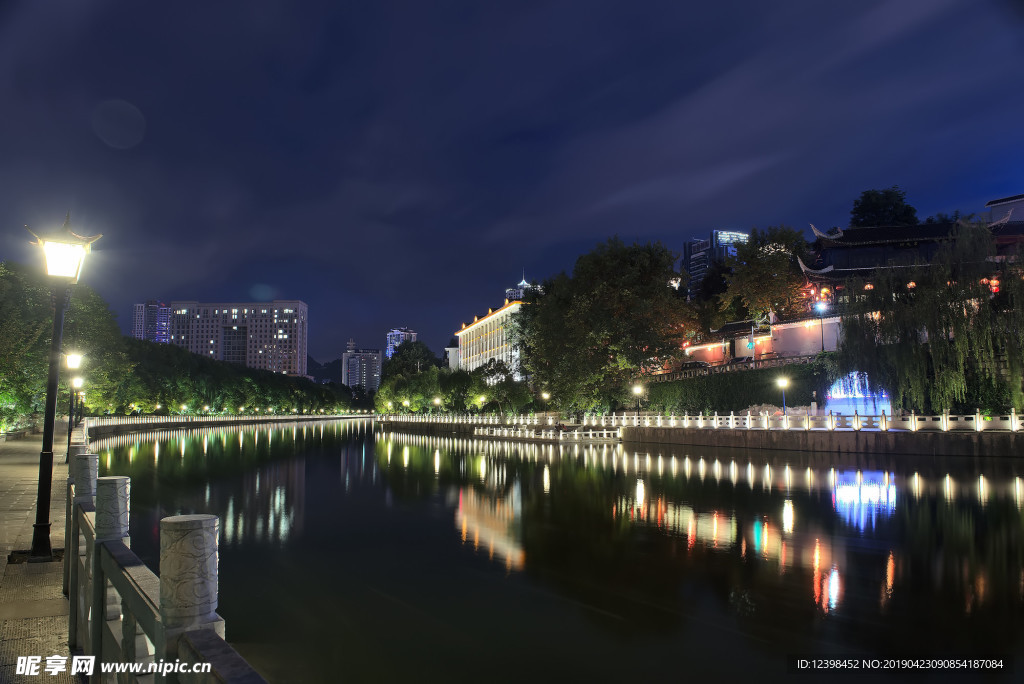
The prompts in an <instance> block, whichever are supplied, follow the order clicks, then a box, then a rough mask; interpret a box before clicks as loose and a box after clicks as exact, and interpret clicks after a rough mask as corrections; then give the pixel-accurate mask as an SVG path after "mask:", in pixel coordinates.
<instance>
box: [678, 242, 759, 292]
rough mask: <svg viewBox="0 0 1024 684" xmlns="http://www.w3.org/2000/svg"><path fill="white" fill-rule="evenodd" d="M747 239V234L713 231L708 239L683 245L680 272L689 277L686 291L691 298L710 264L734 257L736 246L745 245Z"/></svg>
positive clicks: (697, 289)
mask: <svg viewBox="0 0 1024 684" xmlns="http://www.w3.org/2000/svg"><path fill="white" fill-rule="evenodd" d="M749 238H750V234H749V233H741V232H738V231H735V230H713V231H711V235H710V236H709V237H708V239H706V240H704V239H701V240H690V241H689V242H687V243H686V244H684V245H683V263H682V270H684V271H686V274H687V275H688V276H690V281H689V283H688V284H687V289H688V290H689V295H690V297H691V298H692V297H693V296H694V295H695V294H696V293H697V292H698V291H700V286H701V283H702V282H704V276H705V275H706V274H707V272H708V269H709V268H711V264H713V263H716V262H719V263H720V262H722V261H725V260H726V258H728V257H730V256H734V255H735V254H736V245H737V244H740V243H745V242H746V241H747V240H748V239H749Z"/></svg>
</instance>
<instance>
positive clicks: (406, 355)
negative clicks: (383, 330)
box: [380, 341, 438, 381]
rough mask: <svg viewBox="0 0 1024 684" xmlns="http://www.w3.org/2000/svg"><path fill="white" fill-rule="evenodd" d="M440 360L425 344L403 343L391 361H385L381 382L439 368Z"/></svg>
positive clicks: (381, 372)
mask: <svg viewBox="0 0 1024 684" xmlns="http://www.w3.org/2000/svg"><path fill="white" fill-rule="evenodd" d="M437 365H438V360H437V357H436V356H434V352H432V351H430V347H428V346H427V345H426V344H424V343H423V342H419V341H417V342H403V343H402V344H400V345H398V346H397V347H395V353H394V354H392V355H391V358H390V359H384V367H383V368H381V371H380V379H381V381H384V380H387V379H388V378H391V377H395V376H398V375H405V376H411V375H413V374H415V373H419V372H422V371H425V370H427V368H429V367H430V366H435V367H436V366H437Z"/></svg>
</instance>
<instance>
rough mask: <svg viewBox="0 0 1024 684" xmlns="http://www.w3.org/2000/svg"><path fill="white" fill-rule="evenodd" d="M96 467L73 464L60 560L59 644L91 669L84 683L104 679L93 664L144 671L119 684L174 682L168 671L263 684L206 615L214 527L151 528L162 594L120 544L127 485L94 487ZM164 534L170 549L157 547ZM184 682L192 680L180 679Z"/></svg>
mask: <svg viewBox="0 0 1024 684" xmlns="http://www.w3.org/2000/svg"><path fill="white" fill-rule="evenodd" d="M97 459H98V457H97V456H96V454H76V455H75V456H74V460H73V462H72V478H69V480H70V481H69V484H68V488H67V492H68V496H69V497H71V501H72V504H71V521H70V525H69V535H68V539H67V545H68V549H67V553H66V554H65V558H64V562H65V565H66V570H67V572H68V577H69V581H68V587H67V588H68V592H67V593H68V599H69V601H70V610H69V614H68V643H69V645H70V646H71V648H72V649H73V650H78V649H80V650H81V651H82V652H84V653H85V654H86V655H90V656H94V657H95V659H96V661H98V662H97V663H95V664H94V666H93V672H92V676H91V681H101V680H102V679H103V675H102V669H101V666H100V664H101V663H104V662H118V663H139V664H141V665H143V666H144V667H143V668H142V670H141V671H140V672H139V673H120V674H118V679H117V681H118V682H139V681H152V680H153V677H151V676H150V675H153V674H155V675H156V679H157V680H161V681H170V682H175V681H179V678H178V673H176V672H174V671H173V670H168V669H167V667H168V665H171V664H173V663H185V664H188V665H189V666H190V667H191V666H196V665H198V666H199V667H201V668H204V669H205V672H206V673H207V674H206V675H204V678H203V679H202V681H218V682H243V681H244V682H246V683H247V684H248V683H249V682H252V683H257V682H263V681H264V680H263V679H262V677H260V676H259V674H258V673H256V671H255V670H253V669H252V668H251V667H250V666H249V665H248V664H247V663H246V662H245V661H244V660H243V659H242V658H241V656H239V655H238V654H237V653H236V652H235V651H234V649H232V648H231V646H230V645H228V644H227V642H225V641H224V639H223V636H224V621H223V620H222V619H221V618H220V617H219V616H218V615H217V614H216V613H214V612H212V609H213V608H216V596H217V569H216V563H214V564H213V566H212V567H211V566H210V565H209V563H207V562H206V561H205V560H204V559H207V558H210V557H211V555H212V557H216V539H217V526H218V521H217V518H216V517H215V516H208V515H204V516H172V517H170V518H164V519H162V520H161V521H160V531H161V550H160V558H161V562H160V565H161V575H162V576H163V577H164V579H165V581H166V582H167V583H168V586H167V590H166V591H162V587H161V579H160V578H159V577H157V575H156V574H155V573H154V572H153V571H152V570H151V569H149V568H148V567H146V565H145V564H144V563H143V562H142V560H140V559H139V557H138V556H137V555H136V554H135V553H134V552H133V551H132V550H131V549H130V548H129V547H128V544H127V543H126V541H127V534H128V490H129V478H127V477H105V478H98V479H97V478H96V463H97ZM76 480H77V483H76ZM94 483H95V484H94ZM76 484H77V489H76ZM79 491H81V492H82V494H81V495H79ZM92 492H95V493H96V499H95V501H96V503H94V502H93V498H92V497H91V496H90V493H92ZM97 508H98V510H97ZM167 535H170V537H169V539H170V541H169V542H167V543H164V541H165V539H164V537H165V536H167ZM185 539H187V543H186V542H185V541H184V540H185ZM192 554H194V557H193V555H192ZM165 560H166V561H167V562H166V563H165ZM203 596H209V597H212V598H211V599H210V600H209V601H207V603H206V604H201V605H199V606H196V605H195V604H196V603H197V601H196V598H197V597H203ZM197 644H198V645H200V646H201V647H197ZM158 660H159V662H157V661H158ZM150 667H153V668H157V669H154V670H148V668H150ZM147 670H148V671H147ZM183 678H184V679H185V680H187V681H191V680H190V679H188V675H187V674H185V675H183ZM196 681H199V680H196Z"/></svg>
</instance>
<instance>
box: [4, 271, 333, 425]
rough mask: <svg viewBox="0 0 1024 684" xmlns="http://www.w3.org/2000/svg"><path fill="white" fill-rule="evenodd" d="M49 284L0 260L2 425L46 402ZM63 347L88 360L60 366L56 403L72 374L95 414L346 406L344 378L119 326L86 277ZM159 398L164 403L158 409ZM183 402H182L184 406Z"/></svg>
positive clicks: (64, 402) (33, 413)
mask: <svg viewBox="0 0 1024 684" xmlns="http://www.w3.org/2000/svg"><path fill="white" fill-rule="evenodd" d="M52 298H53V294H52V284H51V283H50V282H48V279H47V277H46V276H45V275H43V274H42V273H41V272H39V271H38V270H36V269H31V268H28V267H26V266H24V265H22V264H17V263H14V262H7V261H5V262H0V430H2V431H8V430H12V429H15V428H18V427H22V426H27V425H31V424H33V423H35V422H37V421H38V419H39V417H40V416H41V414H42V411H43V405H44V402H45V393H46V374H47V367H48V364H49V348H50V336H51V333H52V327H53V301H52ZM63 347H64V349H65V350H66V351H73V352H76V353H80V354H82V355H83V356H84V362H83V367H82V368H81V369H79V370H78V371H75V372H72V371H68V370H66V369H64V368H62V369H61V374H60V380H61V381H60V388H59V394H58V398H57V406H58V411H66V410H67V409H66V407H67V406H68V405H69V400H70V396H69V394H68V381H69V379H70V377H71V376H72V374H74V375H79V376H81V377H82V378H83V379H84V380H85V386H84V387H83V391H84V392H85V409H86V411H88V412H89V413H91V414H94V415H102V414H107V413H111V414H127V413H133V412H139V413H165V414H166V413H239V412H244V413H252V412H256V409H259V411H260V412H266V411H268V410H273V411H274V412H300V413H301V412H303V411H305V412H309V413H319V411H320V410H321V409H322V410H323V411H324V412H325V413H326V412H334V411H339V410H344V409H346V408H348V407H349V405H350V399H349V393H348V392H347V390H346V389H345V388H343V387H338V386H322V385H316V384H315V383H313V382H311V381H309V380H306V379H304V378H290V377H286V376H284V375H279V374H275V373H270V372H269V371H258V370H254V369H249V368H244V367H242V366H238V365H234V364H229V363H224V362H219V361H213V360H211V359H206V358H203V357H202V356H199V355H196V354H191V353H189V352H187V351H185V350H183V349H180V348H178V347H175V346H173V345H169V344H154V343H150V342H143V341H139V340H134V339H131V338H127V337H125V336H123V335H122V334H121V331H120V329H119V328H118V326H117V322H116V318H115V316H114V314H113V312H111V310H110V307H109V306H108V305H107V303H106V302H105V301H104V300H103V299H102V298H101V297H100V296H99V295H98V294H96V292H95V291H94V290H92V288H90V287H89V286H88V285H85V284H81V283H80V284H78V285H76V286H75V287H74V290H73V294H72V296H71V301H70V302H69V305H68V309H67V313H66V315H65V319H64V336H63ZM158 407H159V408H158ZM183 407H184V408H183Z"/></svg>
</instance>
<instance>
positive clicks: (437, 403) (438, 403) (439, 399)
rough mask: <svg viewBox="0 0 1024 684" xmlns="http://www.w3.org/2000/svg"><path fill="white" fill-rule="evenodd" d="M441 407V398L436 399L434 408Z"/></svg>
mask: <svg viewBox="0 0 1024 684" xmlns="http://www.w3.org/2000/svg"><path fill="white" fill-rule="evenodd" d="M440 405H441V397H434V406H440Z"/></svg>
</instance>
